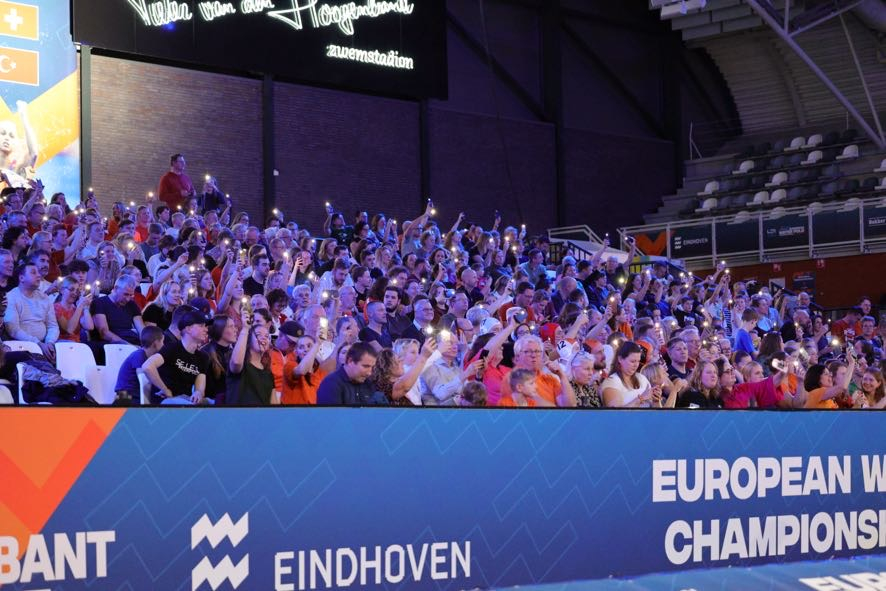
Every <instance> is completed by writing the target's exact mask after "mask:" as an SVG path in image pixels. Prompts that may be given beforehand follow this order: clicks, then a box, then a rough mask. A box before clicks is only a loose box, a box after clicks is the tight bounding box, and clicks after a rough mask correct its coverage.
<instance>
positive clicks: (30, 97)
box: [0, 0, 80, 205]
mask: <svg viewBox="0 0 886 591" xmlns="http://www.w3.org/2000/svg"><path fill="white" fill-rule="evenodd" d="M69 8H70V7H69V3H68V2H65V1H62V0H16V1H15V2H8V1H5V0H0V169H2V170H3V172H4V173H5V174H6V175H7V176H8V177H9V179H10V183H11V184H13V185H15V186H24V185H25V181H26V180H27V179H31V178H39V179H41V180H42V181H43V184H44V186H45V187H46V191H47V195H46V196H47V198H48V197H49V196H51V195H52V194H53V193H56V192H62V193H64V194H65V196H66V197H67V198H68V203H69V204H71V205H74V204H76V203H79V201H80V80H79V68H78V58H77V51H76V49H75V47H74V43H73V41H72V39H71V28H70V22H71V17H70V11H69Z"/></svg>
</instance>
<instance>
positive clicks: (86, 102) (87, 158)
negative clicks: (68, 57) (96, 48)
mask: <svg viewBox="0 0 886 591" xmlns="http://www.w3.org/2000/svg"><path fill="white" fill-rule="evenodd" d="M90 186H92V49H91V48H90V47H89V46H88V45H81V46H80V200H81V201H82V200H83V198H84V197H85V196H86V192H87V191H88V190H89V187H90Z"/></svg>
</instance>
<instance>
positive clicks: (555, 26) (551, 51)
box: [540, 0, 567, 226]
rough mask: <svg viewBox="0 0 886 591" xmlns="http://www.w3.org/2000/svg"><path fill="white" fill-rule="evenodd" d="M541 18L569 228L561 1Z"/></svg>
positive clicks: (560, 209)
mask: <svg viewBox="0 0 886 591" xmlns="http://www.w3.org/2000/svg"><path fill="white" fill-rule="evenodd" d="M540 18H541V27H540V28H541V81H542V102H543V104H544V112H545V119H547V120H548V121H550V122H552V123H553V124H554V166H555V167H556V171H555V172H556V175H557V194H556V199H555V203H556V208H557V225H558V226H565V225H566V218H567V212H566V187H565V167H564V153H563V152H564V150H563V65H562V62H561V57H560V28H561V27H560V19H561V14H560V0H548V2H546V3H545V4H544V8H542V10H541V13H540Z"/></svg>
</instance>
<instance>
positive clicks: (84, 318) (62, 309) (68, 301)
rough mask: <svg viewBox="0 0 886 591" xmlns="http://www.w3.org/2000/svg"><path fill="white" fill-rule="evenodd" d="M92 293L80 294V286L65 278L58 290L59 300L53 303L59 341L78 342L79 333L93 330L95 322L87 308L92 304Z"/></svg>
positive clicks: (70, 278) (75, 281) (72, 279)
mask: <svg viewBox="0 0 886 591" xmlns="http://www.w3.org/2000/svg"><path fill="white" fill-rule="evenodd" d="M93 293H94V292H92V291H89V292H87V293H82V292H81V291H80V284H79V283H77V280H76V279H75V278H73V277H65V278H64V279H63V280H62V282H61V288H60V289H59V299H58V301H57V302H56V303H55V306H54V310H55V317H56V321H57V322H58V325H59V337H58V340H60V341H72V342H75V343H79V342H80V331H81V330H85V331H87V333H88V332H89V331H93V330H95V322H94V321H93V319H92V314H91V313H90V312H89V307H90V305H91V304H92V298H93Z"/></svg>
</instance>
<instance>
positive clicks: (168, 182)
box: [157, 154, 197, 210]
mask: <svg viewBox="0 0 886 591" xmlns="http://www.w3.org/2000/svg"><path fill="white" fill-rule="evenodd" d="M157 195H158V197H159V198H160V201H162V202H164V203H165V204H166V205H168V206H169V208H170V209H173V210H175V209H177V207H178V206H179V205H182V204H183V203H184V202H185V200H186V199H187V198H189V197H196V196H197V191H196V189H194V183H192V182H191V179H190V178H189V177H188V175H186V174H185V157H184V156H183V155H182V154H175V155H173V156H172V157H171V158H170V159H169V172H167V173H166V174H164V175H163V176H162V177H161V178H160V187H159V188H158V189H157Z"/></svg>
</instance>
